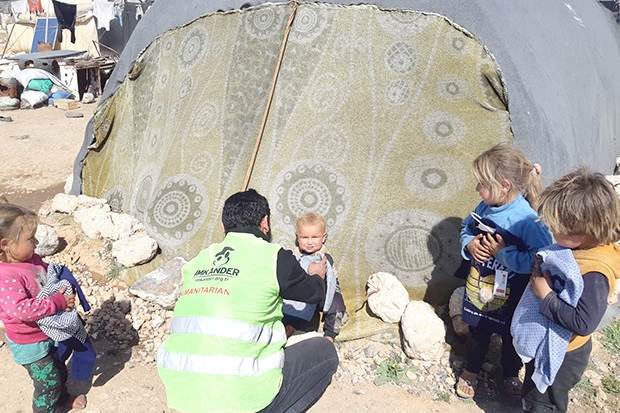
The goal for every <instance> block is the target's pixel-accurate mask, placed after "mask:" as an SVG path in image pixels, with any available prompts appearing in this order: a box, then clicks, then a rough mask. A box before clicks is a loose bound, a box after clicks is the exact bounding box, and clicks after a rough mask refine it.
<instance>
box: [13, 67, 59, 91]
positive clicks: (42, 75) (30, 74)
mask: <svg viewBox="0 0 620 413" xmlns="http://www.w3.org/2000/svg"><path fill="white" fill-rule="evenodd" d="M13 77H14V78H15V79H17V81H18V82H19V83H21V84H22V86H23V87H27V86H28V83H30V81H31V80H33V79H49V80H51V81H52V83H53V84H55V85H56V86H58V88H59V89H61V90H64V91H65V92H69V93H71V90H70V89H69V88H68V87H67V86H66V85H65V84H64V83H62V81H61V80H60V79H58V78H57V77H56V76H54V75H53V74H51V73H50V72H47V71H45V70H43V69H37V68H34V67H29V68H26V69H24V70H20V71H19V72H17V73H15V74H14V75H13Z"/></svg>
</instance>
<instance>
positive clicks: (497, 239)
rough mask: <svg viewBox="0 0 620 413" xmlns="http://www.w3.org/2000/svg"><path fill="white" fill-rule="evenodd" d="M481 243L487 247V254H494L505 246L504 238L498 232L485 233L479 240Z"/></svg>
mask: <svg viewBox="0 0 620 413" xmlns="http://www.w3.org/2000/svg"><path fill="white" fill-rule="evenodd" d="M481 243H482V245H484V246H486V247H487V250H488V251H489V254H491V255H493V256H495V255H497V253H498V252H499V250H501V249H502V248H506V243H505V242H504V239H503V238H502V236H501V235H499V234H485V235H484V238H483V239H482V240H481Z"/></svg>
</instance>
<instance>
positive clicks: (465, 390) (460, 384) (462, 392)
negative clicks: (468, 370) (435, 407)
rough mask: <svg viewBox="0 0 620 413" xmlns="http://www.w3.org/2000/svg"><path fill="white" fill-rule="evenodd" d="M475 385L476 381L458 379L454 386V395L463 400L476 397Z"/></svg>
mask: <svg viewBox="0 0 620 413" xmlns="http://www.w3.org/2000/svg"><path fill="white" fill-rule="evenodd" d="M477 385H478V381H477V380H476V379H473V380H465V379H464V378H463V377H459V379H458V381H457V382H456V386H455V390H456V395H457V396H459V397H462V398H463V399H471V398H473V397H474V396H475V395H476V386H477Z"/></svg>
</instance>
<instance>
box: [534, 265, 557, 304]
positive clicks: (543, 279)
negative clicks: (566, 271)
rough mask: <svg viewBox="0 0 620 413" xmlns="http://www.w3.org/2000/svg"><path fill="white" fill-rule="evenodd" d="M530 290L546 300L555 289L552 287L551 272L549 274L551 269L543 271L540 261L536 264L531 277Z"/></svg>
mask: <svg viewBox="0 0 620 413" xmlns="http://www.w3.org/2000/svg"><path fill="white" fill-rule="evenodd" d="M530 290H532V292H533V293H534V295H535V296H536V297H538V298H540V299H541V300H544V299H545V297H547V295H548V294H549V293H550V292H551V291H553V290H552V288H551V274H549V271H544V272H541V271H540V268H539V264H538V263H536V265H535V266H534V271H533V272H532V276H531V277H530Z"/></svg>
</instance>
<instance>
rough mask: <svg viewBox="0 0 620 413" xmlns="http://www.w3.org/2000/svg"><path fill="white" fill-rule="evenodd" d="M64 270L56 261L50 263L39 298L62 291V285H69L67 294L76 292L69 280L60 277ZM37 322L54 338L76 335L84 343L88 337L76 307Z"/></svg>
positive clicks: (59, 339) (63, 338)
mask: <svg viewBox="0 0 620 413" xmlns="http://www.w3.org/2000/svg"><path fill="white" fill-rule="evenodd" d="M62 270H63V267H62V265H59V264H54V263H51V264H49V265H48V267H47V283H46V284H45V285H44V286H43V288H41V291H40V292H39V294H37V298H38V299H42V298H45V297H50V296H52V295H54V294H56V293H57V292H58V291H60V289H61V288H62V287H67V289H66V290H65V292H64V294H65V295H69V294H74V288H73V286H72V285H71V284H70V283H69V281H66V280H60V279H59V277H60V274H61V273H62ZM37 324H38V325H39V327H40V328H41V330H42V331H43V332H44V333H45V334H47V336H48V337H49V338H51V339H52V340H56V341H64V340H67V339H69V338H71V337H75V338H77V339H78V340H79V341H80V342H81V343H84V342H85V341H86V338H87V337H88V333H87V332H86V329H85V328H84V324H83V323H82V319H81V318H80V316H79V314H78V312H77V310H76V309H75V308H73V309H71V311H57V312H56V313H55V314H52V315H50V316H47V317H44V318H41V319H39V320H37Z"/></svg>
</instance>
